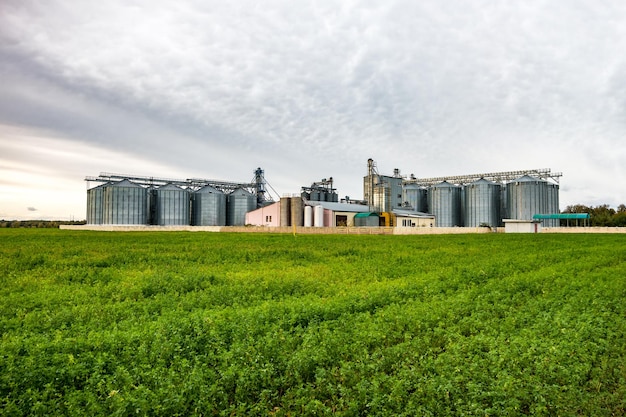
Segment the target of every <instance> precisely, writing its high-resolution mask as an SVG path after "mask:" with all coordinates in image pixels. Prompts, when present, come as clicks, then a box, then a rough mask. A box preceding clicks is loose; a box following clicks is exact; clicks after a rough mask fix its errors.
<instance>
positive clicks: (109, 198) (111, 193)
mask: <svg viewBox="0 0 626 417" xmlns="http://www.w3.org/2000/svg"><path fill="white" fill-rule="evenodd" d="M147 205H148V192H147V190H146V189H145V188H144V187H142V186H141V185H137V184H135V183H133V182H131V181H130V180H127V179H125V180H121V181H119V182H116V183H111V184H107V185H105V186H104V187H103V194H102V224H118V225H140V224H148V207H147Z"/></svg>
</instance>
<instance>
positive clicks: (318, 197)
mask: <svg viewBox="0 0 626 417" xmlns="http://www.w3.org/2000/svg"><path fill="white" fill-rule="evenodd" d="M301 196H302V198H304V199H305V200H309V201H329V202H331V203H337V202H339V195H338V194H337V193H336V192H334V191H330V190H327V189H323V188H319V189H311V190H309V191H305V192H303V193H302V194H301Z"/></svg>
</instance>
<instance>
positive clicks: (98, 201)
mask: <svg viewBox="0 0 626 417" xmlns="http://www.w3.org/2000/svg"><path fill="white" fill-rule="evenodd" d="M107 185H108V183H106V184H101V185H98V186H97V187H94V188H90V189H88V190H87V224H102V212H103V210H102V208H103V204H104V201H103V196H104V187H105V186H107Z"/></svg>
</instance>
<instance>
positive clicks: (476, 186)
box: [464, 178, 502, 227]
mask: <svg viewBox="0 0 626 417" xmlns="http://www.w3.org/2000/svg"><path fill="white" fill-rule="evenodd" d="M501 188H502V187H501V185H500V184H498V183H495V182H492V181H487V180H486V179H484V178H482V179H479V180H477V181H474V182H472V183H471V184H467V185H466V186H465V210H464V220H465V222H464V225H465V226H466V227H478V226H481V225H488V226H490V227H498V226H499V225H500V194H501Z"/></svg>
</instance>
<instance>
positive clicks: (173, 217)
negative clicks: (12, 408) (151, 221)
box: [155, 184, 189, 226]
mask: <svg viewBox="0 0 626 417" xmlns="http://www.w3.org/2000/svg"><path fill="white" fill-rule="evenodd" d="M155 203H156V219H155V224H158V225H160V226H174V225H175V226H184V225H189V191H187V190H184V189H182V188H180V187H178V186H176V185H173V184H166V185H163V186H161V187H159V188H158V189H157V190H156V201H155Z"/></svg>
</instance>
